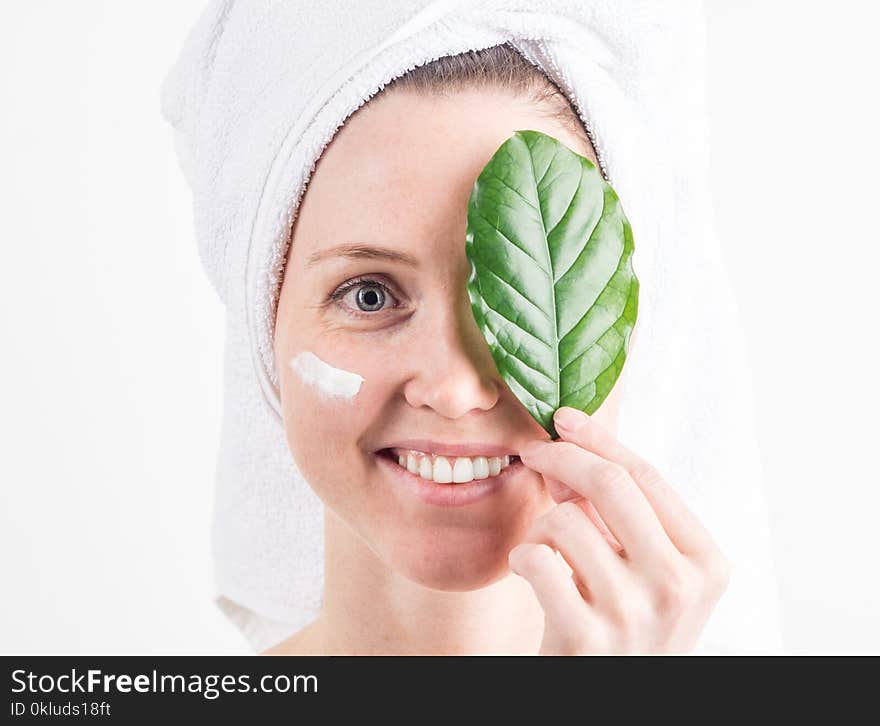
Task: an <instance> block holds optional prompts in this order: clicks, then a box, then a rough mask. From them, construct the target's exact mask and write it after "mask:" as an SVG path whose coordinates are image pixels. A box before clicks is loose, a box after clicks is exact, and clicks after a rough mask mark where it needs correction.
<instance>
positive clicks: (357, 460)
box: [279, 346, 387, 503]
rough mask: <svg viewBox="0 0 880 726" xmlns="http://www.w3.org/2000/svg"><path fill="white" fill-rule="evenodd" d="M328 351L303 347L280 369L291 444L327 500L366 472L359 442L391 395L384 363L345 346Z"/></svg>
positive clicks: (353, 486) (305, 472)
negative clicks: (384, 378)
mask: <svg viewBox="0 0 880 726" xmlns="http://www.w3.org/2000/svg"><path fill="white" fill-rule="evenodd" d="M329 350H330V351H331V352H325V350H324V348H322V349H321V351H320V353H316V352H313V351H311V350H301V351H299V352H298V353H294V354H293V355H290V356H288V357H287V359H286V361H283V362H284V363H285V366H284V367H283V368H282V369H281V370H280V371H279V377H280V380H281V405H282V409H283V412H284V428H285V433H286V437H287V444H288V447H289V449H290V451H291V454H292V455H293V457H294V459H295V460H296V463H297V465H298V467H299V469H300V471H302V473H303V475H304V476H305V477H306V479H307V480H308V481H309V483H310V484H312V486H313V487H314V488H315V490H316V491H318V493H319V494H320V495H321V497H322V499H324V500H325V501H328V498H331V499H332V498H335V496H339V495H340V493H346V492H340V488H346V487H347V488H349V489H351V490H352V491H354V490H355V489H356V488H357V487H356V482H358V481H362V480H363V478H364V477H365V476H366V475H367V465H368V464H369V463H372V462H371V461H369V460H368V458H367V457H368V454H369V452H368V451H366V450H365V449H364V448H362V446H366V445H365V444H363V445H362V444H361V442H362V441H363V439H364V433H365V432H366V431H369V430H370V428H371V427H372V426H373V425H374V422H375V420H376V419H377V418H381V409H382V405H383V401H384V398H387V393H385V392H383V388H382V368H381V366H377V365H375V364H374V363H372V362H370V361H369V358H367V357H365V356H359V355H356V354H353V351H350V350H349V351H346V350H345V349H344V348H342V347H341V346H339V347H337V348H336V349H335V351H334V350H333V348H332V347H331V348H330V349H329ZM386 376H387V373H386ZM348 493H351V492H348ZM325 495H326V496H325ZM328 503H329V501H328Z"/></svg>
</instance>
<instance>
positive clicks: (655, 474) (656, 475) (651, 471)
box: [633, 461, 664, 489]
mask: <svg viewBox="0 0 880 726" xmlns="http://www.w3.org/2000/svg"><path fill="white" fill-rule="evenodd" d="M633 478H634V479H635V480H636V481H638V482H639V483H640V484H642V486H644V487H647V488H650V489H653V488H655V487H658V486H660V485H661V484H662V483H663V481H664V479H663V476H662V475H661V474H660V471H659V470H658V469H657V467H655V466H654V465H653V464H651V463H649V462H647V461H640V462H639V463H638V464H636V467H635V469H634V470H633Z"/></svg>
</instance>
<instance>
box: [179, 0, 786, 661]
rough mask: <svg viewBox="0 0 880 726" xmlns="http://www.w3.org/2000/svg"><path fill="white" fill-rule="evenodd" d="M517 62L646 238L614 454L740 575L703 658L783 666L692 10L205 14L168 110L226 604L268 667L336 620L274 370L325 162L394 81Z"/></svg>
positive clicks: (239, 8)
mask: <svg viewBox="0 0 880 726" xmlns="http://www.w3.org/2000/svg"><path fill="white" fill-rule="evenodd" d="M504 42H509V43H510V44H511V45H513V46H514V47H515V48H516V49H517V50H518V51H519V52H520V53H522V54H523V55H524V56H525V57H526V58H527V59H528V60H530V61H531V62H532V63H534V64H536V65H538V66H539V67H540V68H542V69H543V70H544V72H545V73H546V74H547V75H548V76H549V77H550V78H551V79H552V80H553V81H554V82H555V83H556V84H557V85H558V86H559V87H560V88H561V89H562V90H563V92H564V93H565V94H566V95H567V96H568V97H569V99H570V100H571V102H572V105H573V107H574V108H575V109H576V110H577V112H578V113H579V115H580V117H581V119H582V121H583V122H584V125H585V126H586V128H587V129H588V131H589V133H590V135H591V138H592V139H593V142H594V147H595V149H596V152H597V155H598V157H599V160H600V165H601V166H602V169H603V171H604V173H605V175H606V177H607V178H608V179H609V181H610V182H611V184H612V185H613V186H614V189H615V190H616V192H617V193H618V195H619V196H620V198H621V200H622V201H623V204H624V206H625V208H626V212H627V216H628V218H629V220H630V222H631V224H632V228H633V232H634V237H635V244H636V252H635V256H634V257H633V266H634V269H635V270H636V274H637V275H638V277H639V279H640V282H641V292H640V305H639V322H638V326H637V327H638V333H637V338H636V340H635V345H634V347H633V349H632V350H631V355H630V356H629V358H628V360H627V364H626V367H625V370H624V377H623V379H622V380H621V383H622V385H623V386H624V395H623V397H622V401H621V409H620V418H619V422H620V423H619V436H620V439H621V441H622V442H623V443H624V444H626V445H627V446H629V447H630V448H632V449H633V450H635V451H636V452H638V453H639V454H640V455H642V456H643V457H644V458H646V459H647V460H649V461H650V462H652V463H653V464H655V466H657V468H658V469H659V470H660V471H661V472H662V473H663V474H664V475H665V476H666V478H667V479H668V480H669V482H670V483H671V484H672V485H673V486H674V487H675V488H676V489H677V490H678V491H680V492H681V494H682V495H683V496H684V498H685V499H686V501H687V502H688V504H689V506H690V507H691V508H692V509H693V510H694V511H695V512H696V513H697V515H698V516H699V517H700V518H701V520H702V521H703V522H704V523H705V524H706V526H707V527H708V528H709V530H710V532H711V533H712V534H713V536H714V537H715V539H716V541H717V542H718V544H719V546H720V547H721V548H722V550H723V551H724V553H725V555H726V556H727V558H728V559H729V560H730V562H731V564H732V566H733V574H732V578H731V582H730V586H729V587H728V590H727V592H726V593H725V595H724V596H723V597H722V599H721V601H720V602H719V604H718V606H717V607H716V609H715V611H714V612H713V614H712V616H711V618H710V620H709V622H708V624H707V626H706V628H705V630H704V631H703V634H702V637H701V638H700V641H699V643H698V646H697V652H779V651H780V650H781V647H782V645H781V638H780V629H779V621H778V601H777V586H776V579H775V573H774V568H773V560H772V555H771V541H770V530H769V518H768V514H767V505H766V502H765V494H764V483H763V472H762V467H761V461H760V457H759V450H758V445H757V440H756V437H755V433H754V431H755V425H754V412H753V406H754V404H753V393H752V387H751V374H750V368H749V361H748V358H747V355H746V344H745V339H744V336H743V331H742V326H741V322H740V319H739V314H738V310H737V308H736V305H735V302H734V297H733V292H732V289H731V285H730V282H729V280H728V277H727V272H726V268H725V265H724V261H723V258H722V255H721V250H720V245H719V241H718V236H717V231H716V227H715V219H714V211H713V205H712V199H711V197H710V193H709V168H708V149H709V144H708V141H709V138H708V109H707V94H706V79H705V57H704V56H705V30H704V20H703V14H702V6H701V4H700V3H699V2H696V1H690V0H682V1H680V2H675V3H662V4H661V3H655V2H651V1H647V0H646V1H636V0H554V1H544V2H541V1H536V0H525V1H519V0H497V1H491V0H484V1H478V0H477V1H475V0H468V1H467V2H459V1H449V0H439V1H436V2H430V1H428V0H371V1H368V2H362V3H356V4H352V3H350V2H342V1H341V0H320V2H316V1H305V0H301V1H297V2H295V1H288V2H270V1H268V0H248V1H242V2H234V1H233V0H216V1H214V2H211V3H210V4H209V5H208V6H207V8H206V9H205V11H204V12H203V14H202V16H201V17H200V19H199V20H198V22H197V23H196V25H195V26H194V27H193V29H192V30H191V32H190V34H189V36H188V38H187V41H186V43H185V45H184V48H183V50H182V52H181V54H180V57H179V58H178V60H177V62H176V63H175V65H174V66H173V68H171V70H170V72H169V73H168V75H167V77H166V79H165V81H164V83H163V86H162V93H161V104H162V113H163V116H164V117H165V119H166V120H167V121H168V122H169V123H170V124H171V125H172V127H173V128H174V131H175V144H176V149H177V153H178V157H179V160H180V164H181V167H182V169H183V171H184V174H185V175H186V178H187V181H188V183H189V185H190V188H191V190H192V194H193V207H194V222H195V231H196V237H197V241H198V246H199V251H200V256H201V260H202V263H203V265H204V268H205V270H206V272H207V274H208V277H209V279H210V280H211V283H212V285H213V287H214V288H215V290H216V291H217V293H218V295H219V296H220V298H221V299H222V301H223V303H224V305H225V309H226V331H225V332H226V348H225V367H224V411H223V416H224V418H223V425H222V433H221V438H222V440H221V447H220V452H219V456H218V460H217V471H216V475H217V489H216V498H215V505H214V507H215V508H214V519H213V532H212V541H213V555H214V562H215V581H216V588H217V589H216V594H215V596H216V600H217V603H218V605H219V606H220V607H221V608H222V610H223V612H224V613H226V614H227V616H228V617H229V618H230V620H231V621H232V622H234V623H235V624H236V625H237V626H238V627H239V628H240V629H241V630H242V632H243V633H244V635H245V636H246V637H247V638H248V640H249V642H250V643H251V644H252V646H253V648H254V649H255V650H257V651H259V650H263V649H265V648H266V647H269V646H270V645H272V644H274V643H276V642H278V641H280V640H282V639H283V638H284V637H286V636H287V635H289V634H290V633H293V632H294V631H296V630H298V629H300V628H301V627H303V626H304V625H305V624H307V623H308V622H309V621H311V620H312V619H313V618H314V617H315V615H316V614H317V612H318V610H319V609H320V607H321V603H322V588H323V504H322V502H321V501H320V499H318V497H317V496H316V495H315V494H314V492H313V491H312V490H311V488H310V487H309V486H308V484H307V482H306V481H305V480H304V478H303V476H302V474H301V473H300V471H299V468H298V467H297V465H296V462H295V461H294V460H293V457H292V455H291V454H290V452H289V450H288V447H287V443H286V439H285V435H284V429H283V425H282V421H281V416H280V403H279V395H278V377H277V372H276V371H275V370H274V361H273V354H272V334H273V326H274V319H275V308H276V303H277V296H278V291H279V285H280V281H281V269H282V265H283V262H284V257H285V253H286V250H287V244H288V242H289V235H290V230H291V226H292V223H293V219H294V216H295V214H296V210H297V208H298V205H299V202H300V200H301V197H302V194H303V193H304V190H305V188H306V184H307V182H308V179H309V177H310V175H311V173H312V172H313V170H314V168H315V164H316V162H317V159H318V158H319V156H320V154H321V152H322V151H323V149H324V148H325V147H326V146H327V144H328V143H329V142H330V140H331V139H332V138H333V135H334V133H335V132H336V130H337V129H338V128H339V127H340V126H341V125H342V124H343V123H344V121H345V120H346V118H347V117H348V116H349V115H350V114H352V113H353V112H354V111H355V110H357V108H358V107H360V106H361V105H362V104H363V103H364V102H366V101H367V100H369V98H370V97H372V96H373V95H374V94H375V93H377V92H378V91H379V90H381V89H382V88H383V87H384V86H385V85H386V84H387V83H388V82H389V81H391V80H392V79H393V78H395V77H397V76H399V75H401V74H403V73H405V72H406V71H407V70H410V69H412V68H414V67H416V66H418V65H421V64H424V63H426V62H429V61H431V60H434V59H436V58H439V57H441V56H445V55H454V54H457V53H461V52H465V51H467V50H478V49H482V48H486V47H489V46H493V45H497V44H500V43H504ZM462 244H464V241H462Z"/></svg>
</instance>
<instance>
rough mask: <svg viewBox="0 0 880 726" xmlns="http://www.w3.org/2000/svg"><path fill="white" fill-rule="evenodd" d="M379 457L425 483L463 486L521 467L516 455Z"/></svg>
mask: <svg viewBox="0 0 880 726" xmlns="http://www.w3.org/2000/svg"><path fill="white" fill-rule="evenodd" d="M376 455H377V456H380V457H382V458H383V459H387V460H388V461H390V462H391V463H392V464H394V466H396V467H398V468H399V469H402V470H403V471H406V472H408V473H409V474H411V475H413V476H415V477H418V478H420V479H423V480H424V481H425V483H433V484H445V485H450V486H463V485H468V484H471V483H473V482H480V481H484V480H486V479H495V478H497V477H499V476H502V475H503V474H504V473H505V472H506V471H507V470H508V469H510V468H512V467H513V468H516V467H520V466H521V465H522V462H521V460H520V458H519V456H517V455H515V454H511V455H507V456H498V457H484V456H473V457H471V456H436V455H431V454H422V453H421V452H415V451H406V452H404V451H403V450H400V449H382V450H380V451H377V452H376Z"/></svg>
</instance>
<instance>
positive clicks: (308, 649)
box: [260, 619, 323, 655]
mask: <svg viewBox="0 0 880 726" xmlns="http://www.w3.org/2000/svg"><path fill="white" fill-rule="evenodd" d="M319 625H320V623H319V620H317V619H316V620H313V621H312V622H311V623H309V624H308V625H306V626H305V627H304V628H303V629H302V630H297V631H296V632H295V633H294V634H293V635H291V636H290V637H289V638H286V639H284V640H282V641H281V642H280V643H278V644H277V645H273V646H272V647H271V648H269V649H268V650H264V651H263V652H262V653H260V655H323V653H322V652H321V646H320V640H321V639H320V637H319Z"/></svg>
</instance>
